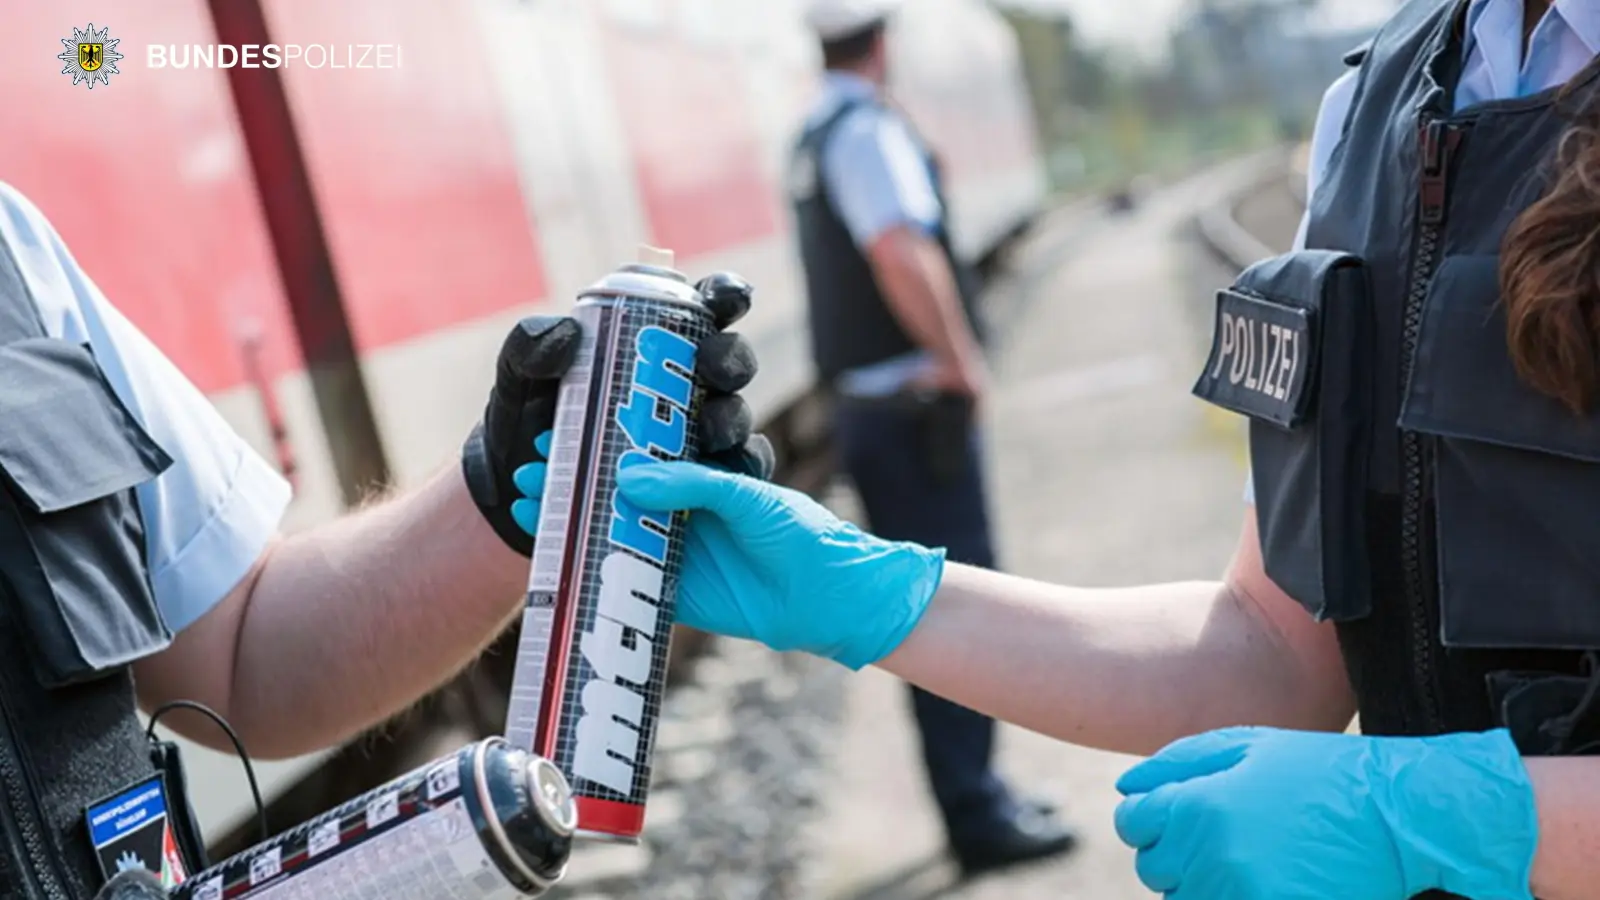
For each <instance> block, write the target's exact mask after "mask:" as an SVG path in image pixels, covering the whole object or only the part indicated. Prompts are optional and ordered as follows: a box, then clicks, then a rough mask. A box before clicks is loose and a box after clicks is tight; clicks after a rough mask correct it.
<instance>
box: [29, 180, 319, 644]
mask: <svg viewBox="0 0 1600 900" xmlns="http://www.w3.org/2000/svg"><path fill="white" fill-rule="evenodd" d="M0 238H3V239H4V240H5V242H6V244H7V245H8V246H9V247H10V248H11V251H12V253H13V255H14V256H15V257H16V259H17V263H18V265H19V267H20V269H21V271H22V278H23V281H24V283H25V284H26V285H27V287H28V289H29V291H30V293H31V294H32V295H33V299H34V302H35V303H36V304H37V305H38V307H39V311H40V313H41V314H42V316H43V319H44V323H45V330H46V332H47V333H48V334H49V335H50V336H51V337H54V338H59V339H63V340H69V341H73V342H75V343H86V344H88V345H89V347H90V349H91V350H92V352H93V353H94V355H95V358H96V360H97V361H98V362H99V363H100V366H101V368H102V369H103V370H104V371H105V374H106V378H107V380H108V381H109V382H110V383H111V386H112V389H113V390H114V391H115V392H116V394H117V396H118V398H119V399H120V400H121V401H122V403H123V405H125V406H126V407H127V408H128V410H129V412H131V413H132V414H133V416H134V417H135V418H137V419H138V420H139V422H140V424H142V425H143V426H144V428H145V430H146V431H147V432H148V433H149V434H150V436H151V438H153V439H154V440H155V442H156V443H157V444H159V445H160V446H161V448H162V449H163V450H165V451H166V453H167V455H168V456H170V457H171V458H172V460H173V465H172V466H171V467H170V468H168V469H167V470H166V471H165V472H163V473H162V474H161V475H160V476H159V477H158V478H156V479H154V480H153V481H150V482H148V483H146V484H144V485H141V486H140V487H139V489H138V496H139V507H140V512H141V515H142V516H143V519H144V525H145V538H146V544H147V549H148V564H149V569H150V577H151V583H152V586H153V588H154V592H155V598H156V602H157V604H158V605H159V606H160V609H161V613H162V616H163V618H164V619H165V620H166V623H167V626H168V627H169V628H171V629H172V630H173V631H180V630H182V629H184V628H186V627H188V626H189V625H190V624H192V623H193V622H194V621H195V620H196V619H198V618H200V617H201V616H202V615H204V614H205V613H206V612H207V611H209V610H210V609H211V608H212V607H213V606H215V605H216V604H217V602H218V601H220V600H221V599H222V598H223V597H224V596H226V595H227V594H228V592H229V591H231V590H232V589H233V588H234V586H235V585H237V584H238V583H239V581H240V580H241V579H242V578H243V577H244V575H245V574H246V573H247V572H248V571H249V570H250V567H251V566H252V565H254V563H255V562H256V560H258V559H259V558H260V556H261V554H262V552H263V551H264V550H265V548H266V546H267V543H268V542H269V541H270V540H271V539H272V537H273V536H274V535H275V534H276V533H277V530H278V526H279V523H280V522H281V520H282V517H283V513H284V511H285V509H286V508H287V507H288V504H289V498H290V490H289V485H288V482H287V481H285V480H284V479H283V477H282V476H281V475H279V474H278V473H277V472H276V471H275V470H274V469H273V468H272V467H271V466H269V465H268V464H267V462H266V460H264V459H262V458H261V456H260V454H258V453H256V452H255V450H254V449H253V448H251V447H250V446H249V444H247V443H246V442H245V441H244V439H243V438H241V437H240V436H239V435H238V434H237V433H236V432H235V431H234V430H233V428H232V427H231V426H229V425H228V423H227V422H226V421H225V420H224V419H223V418H222V416H221V415H220V414H219V413H218V412H217V410H216V408H215V407H213V406H212V405H211V402H210V401H209V400H208V399H206V397H205V395H204V394H202V393H201V392H200V391H199V389H198V388H196V387H195V386H194V384H193V383H191V382H190V381H189V380H188V379H187V378H186V377H184V375H183V373H182V372H180V371H179V370H178V368H177V366H175V365H174V364H173V363H172V361H171V360H169V359H168V358H167V357H166V356H165V355H164V354H163V353H162V352H161V351H160V350H159V349H158V348H157V347H156V346H155V345H154V344H153V343H151V342H150V340H149V339H148V338H146V337H145V336H144V334H142V333H141V332H140V331H139V329H138V328H136V327H135V326H134V325H133V323H132V322H130V321H129V320H128V319H127V318H125V317H124V316H123V315H122V313H121V312H119V311H118V310H117V309H116V307H114V306H112V305H111V303H110V302H109V301H108V300H107V299H106V298H105V296H103V295H102V294H101V293H100V290H99V288H97V287H96V286H95V284H94V282H93V281H92V280H91V279H90V278H89V276H88V274H86V273H85V272H84V271H83V270H82V269H81V268H79V266H78V264H77V262H76V261H75V260H74V259H73V257H72V254H71V253H70V252H68V250H67V247H66V245H65V244H64V243H63V242H62V240H61V237H60V236H59V235H58V234H57V233H56V231H55V229H54V228H53V227H52V226H51V225H50V223H49V222H48V221H46V219H45V217H44V215H43V214H42V213H41V212H40V211H39V210H38V209H37V208H36V207H35V206H34V205H33V204H32V203H31V202H29V201H28V200H27V199H26V198H25V197H23V196H22V194H20V193H19V192H17V191H16V190H15V189H14V188H12V187H11V186H9V185H6V184H4V183H3V182H0Z"/></svg>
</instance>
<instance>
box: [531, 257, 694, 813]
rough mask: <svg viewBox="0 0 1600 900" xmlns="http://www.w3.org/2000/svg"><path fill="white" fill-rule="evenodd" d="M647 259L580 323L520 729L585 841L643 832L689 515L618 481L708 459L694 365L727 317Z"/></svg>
mask: <svg viewBox="0 0 1600 900" xmlns="http://www.w3.org/2000/svg"><path fill="white" fill-rule="evenodd" d="M640 260H641V261H640V263H639V264H636V265H628V266H623V267H622V268H621V269H619V270H617V271H615V272H613V273H611V274H610V275H608V276H606V277H605V278H603V279H601V280H600V281H599V282H598V283H596V284H594V285H593V286H591V287H590V288H589V289H587V290H585V291H583V292H582V293H581V294H580V295H579V297H578V302H577V307H576V309H575V310H574V312H573V315H574V317H575V318H576V319H577V320H578V322H579V323H580V324H581V325H582V327H583V343H582V345H581V347H580V349H579V351H578V356H577V360H576V362H575V363H574V364H573V366H572V368H571V369H570V370H568V373H567V375H566V377H565V379H564V380H563V381H562V383H561V389H560V395H559V397H558V399H557V404H556V414H555V433H554V435H553V437H552V440H551V446H550V457H549V466H548V469H547V470H546V479H545V492H544V503H543V509H542V512H541V518H540V520H539V531H538V535H537V537H536V538H535V543H534V551H533V560H532V568H531V571H530V575H529V581H528V596H527V607H526V609H525V611H524V613H523V620H522V639H521V644H520V646H519V648H518V651H517V667H516V675H515V678H514V680H513V683H512V690H511V702H510V708H509V710H508V712H507V725H506V736H507V739H508V740H509V741H510V742H511V745H512V746H514V747H518V748H520V749H524V750H530V751H532V752H533V753H536V754H538V755H540V756H543V757H545V758H547V759H549V760H551V761H552V762H554V763H555V764H556V766H557V767H558V768H559V769H560V770H561V772H562V774H563V775H565V776H566V777H567V780H568V781H569V783H571V785H572V790H573V794H574V795H575V797H576V801H577V807H578V835H579V836H580V837H587V838H594V839H599V840H608V841H614V842H621V843H637V841H638V839H639V832H640V831H641V829H642V828H643V827H644V810H645V800H646V797H647V796H648V795H649V790H650V769H651V751H652V749H653V747H654V744H655V734H656V725H657V721H658V719H659V717H660V712H661V699H662V694H663V692H664V691H665V689H666V667H667V651H668V644H669V641H670V639H671V636H672V622H673V613H674V608H675V605H676V595H677V588H678V576H679V570H680V568H681V565H682V555H683V530H684V515H683V514H682V513H675V514H671V515H659V514H656V513H647V512H645V511H644V510H641V509H639V508H637V507H635V506H633V505H632V504H630V503H629V502H628V501H627V500H626V499H624V498H623V497H622V496H621V495H620V494H619V493H618V492H617V473H618V472H619V471H620V470H621V469H623V468H625V467H627V466H630V465H634V464H636V463H640V462H647V461H650V460H669V461H670V460H678V459H690V460H692V459H694V458H695V456H696V451H697V432H696V424H697V420H698V417H699V412H700V399H701V398H700V393H699V391H698V389H697V388H696V386H695V381H694V370H695V357H696V354H697V352H698V349H699V346H700V343H701V342H702V341H703V340H705V338H706V337H707V336H708V335H710V334H711V333H712V331H713V329H714V320H715V317H714V315H713V313H712V311H711V310H710V309H709V308H708V306H707V304H706V303H705V299H704V298H703V297H702V296H701V294H700V292H699V291H697V290H695V288H694V287H693V286H692V285H690V284H689V283H688V280H687V279H685V278H684V276H683V275H681V274H680V273H678V272H676V271H673V270H672V269H671V265H672V262H671V260H672V257H671V254H670V253H667V252H666V251H656V250H651V249H649V248H644V249H643V250H641V254H640Z"/></svg>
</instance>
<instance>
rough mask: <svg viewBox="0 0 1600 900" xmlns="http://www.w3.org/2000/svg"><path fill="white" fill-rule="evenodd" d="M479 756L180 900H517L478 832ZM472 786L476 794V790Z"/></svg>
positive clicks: (233, 866)
mask: <svg viewBox="0 0 1600 900" xmlns="http://www.w3.org/2000/svg"><path fill="white" fill-rule="evenodd" d="M470 758H471V751H470V750H468V751H463V752H462V753H459V754H457V755H455V756H452V757H450V758H448V759H444V760H440V761H439V762H438V763H437V764H435V765H431V766H428V767H427V768H425V769H419V770H417V771H414V772H412V773H409V774H408V775H406V776H404V777H402V778H401V779H398V780H396V781H395V782H392V783H391V784H388V785H385V786H384V787H382V788H379V789H377V790H374V791H372V792H370V793H368V794H364V795H362V796H360V797H356V798H355V799H353V800H350V801H349V802H347V803H345V804H343V805H341V806H340V807H339V808H337V809H334V810H330V811H329V812H327V813H325V814H323V815H321V816H318V817H317V818H315V819H312V820H310V821H309V822H306V823H304V824H302V825H300V826H298V827H296V828H293V829H291V830H289V831H287V832H284V833H283V834H281V835H279V836H278V837H276V838H274V839H273V840H272V841H271V842H269V843H266V844H262V845H258V846H256V847H253V848H251V849H250V850H248V851H246V852H244V853H242V854H239V855H237V856H234V857H232V858H230V859H228V860H226V861H225V862H223V863H221V864H219V865H217V866H214V867H212V868H210V869H207V870H206V871H204V872H201V873H199V874H198V875H196V876H194V877H193V878H191V879H190V880H189V881H188V882H186V883H185V884H184V885H183V887H182V888H180V889H179V892H178V893H177V894H175V895H174V897H175V900H313V898H318V900H320V898H329V897H337V898H340V900H390V898H397V897H450V898H455V900H515V898H521V897H523V896H524V895H523V894H522V892H520V891H518V890H517V889H516V888H515V887H514V886H513V885H512V883H511V882H510V880H509V879H507V878H506V877H505V875H503V874H502V873H501V870H500V868H499V866H498V864H496V862H495V861H494V859H493V858H492V857H491V856H490V854H489V851H488V849H487V848H486V847H485V845H484V839H483V837H482V835H481V834H480V833H479V831H478V829H477V826H476V825H475V824H474V823H473V807H472V806H471V799H470V798H469V797H468V796H467V795H466V794H465V793H464V792H463V783H462V770H461V767H462V766H463V765H465V764H467V763H466V762H465V760H468V759H470ZM467 786H468V787H470V785H467Z"/></svg>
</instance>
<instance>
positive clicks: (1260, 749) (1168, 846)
mask: <svg viewBox="0 0 1600 900" xmlns="http://www.w3.org/2000/svg"><path fill="white" fill-rule="evenodd" d="M1117 790H1119V791H1121V792H1122V793H1123V794H1124V795H1126V798H1127V799H1125V800H1123V801H1122V804H1121V805H1120V806H1118V807H1117V815H1116V824H1117V835H1118V836H1119V837H1121V838H1122V840H1123V842H1124V843H1126V844H1128V845H1129V846H1132V847H1134V848H1135V849H1137V850H1138V851H1139V853H1138V864H1137V868H1138V873H1139V880H1140V881H1143V882H1144V884H1145V886H1146V887H1148V888H1150V889H1151V890H1153V891H1156V892H1157V893H1161V894H1163V895H1164V896H1166V897H1171V898H1174V900H1255V898H1263V900H1266V898H1271V900H1289V898H1306V900H1312V898H1316V900H1324V898H1327V900H1333V898H1339V900H1344V898H1349V900H1408V898H1410V897H1413V896H1415V895H1417V894H1420V893H1423V892H1425V891H1428V890H1443V891H1448V892H1450V893H1453V894H1459V895H1461V896H1463V897H1471V898H1474V900H1511V898H1516V900H1530V898H1531V897H1532V895H1531V894H1530V893H1529V889H1528V878H1529V874H1530V870H1531V869H1532V867H1533V853H1534V848H1535V845H1536V844H1537V842H1538V819H1537V817H1536V815H1535V809H1534V799H1533V786H1532V785H1531V784H1530V783H1529V781H1528V776H1527V772H1526V770H1525V769H1524V767H1523V764H1522V757H1521V756H1520V755H1519V754H1518V753H1517V749H1516V746H1515V745H1514V744H1513V743H1512V742H1511V738H1510V736H1509V735H1508V734H1507V733H1506V732H1505V731H1503V730H1502V731H1491V732H1486V733H1482V734H1476V733H1473V734H1452V735H1445V736H1442V737H1433V738H1371V737H1361V736H1357V735H1346V734H1320V733H1307V732H1298V731H1278V730H1275V729H1268V728H1229V729H1224V730H1221V731H1214V732H1210V733H1208V734H1202V735H1198V736H1196V737H1192V738H1186V739H1184V740H1181V741H1178V742H1176V743H1174V744H1172V745H1170V746H1168V747H1167V748H1166V749H1164V750H1162V751H1161V752H1160V753H1158V754H1156V755H1155V756H1153V757H1151V758H1150V759H1148V760H1146V761H1144V762H1142V763H1140V764H1139V765H1137V766H1135V767H1133V768H1132V769H1131V770H1129V771H1128V772H1127V774H1125V775H1123V776H1122V778H1121V780H1119V781H1118V782H1117Z"/></svg>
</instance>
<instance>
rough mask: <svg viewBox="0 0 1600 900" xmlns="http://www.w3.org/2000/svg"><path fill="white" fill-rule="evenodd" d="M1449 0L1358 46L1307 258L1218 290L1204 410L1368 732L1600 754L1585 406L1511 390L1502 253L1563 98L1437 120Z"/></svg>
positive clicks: (1595, 458) (1450, 29)
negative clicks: (1334, 638)
mask: <svg viewBox="0 0 1600 900" xmlns="http://www.w3.org/2000/svg"><path fill="white" fill-rule="evenodd" d="M1466 8H1467V3H1466V2H1465V0H1414V2H1412V3H1410V4H1409V5H1407V6H1406V7H1405V8H1404V9H1402V10H1401V11H1400V12H1399V13H1397V14H1396V15H1395V17H1394V19H1393V20H1392V21H1390V22H1389V23H1388V24H1386V25H1385V26H1384V27H1383V29H1382V30H1381V32H1380V33H1379V34H1378V35H1377V37H1376V38H1375V40H1374V41H1373V42H1372V43H1371V44H1370V45H1369V47H1368V48H1367V49H1366V51H1365V52H1364V53H1361V52H1358V53H1356V54H1353V55H1352V56H1351V57H1350V58H1349V62H1351V63H1352V64H1354V65H1359V66H1360V70H1359V73H1358V75H1357V85H1356V90H1355V98H1354V102H1353V104H1352V107H1351V110H1350V114H1349V116H1348V118H1347V119H1346V120H1345V122H1344V127H1343V135H1342V139H1341V140H1340V142H1339V145H1338V147H1337V149H1336V150H1335V151H1334V152H1333V156H1332V160H1331V162H1330V164H1329V166H1328V170H1327V173H1326V175H1325V177H1324V179H1323V180H1322V182H1321V184H1319V185H1318V186H1317V190H1316V196H1315V197H1313V198H1312V200H1311V206H1310V209H1309V230H1308V232H1307V242H1306V246H1307V248H1308V249H1306V250H1304V251H1300V252H1291V253H1288V254H1286V255H1283V256H1279V257H1276V258H1273V259H1269V260H1266V261H1264V262H1262V263H1259V264H1257V265H1255V266H1253V267H1252V268H1250V269H1249V270H1247V271H1245V272H1244V273H1243V274H1241V275H1240V276H1239V278H1238V279H1237V281H1236V282H1235V283H1234V284H1233V286H1232V287H1231V288H1230V289H1228V290H1225V291H1223V292H1221V294H1220V295H1219V299H1218V305H1217V330H1216V334H1215V337H1214V338H1213V346H1212V352H1211V356H1210V359H1209V360H1208V362H1207V367H1206V369H1205V371H1204V372H1203V373H1202V374H1201V376H1200V379H1199V381H1198V382H1197V384H1196V386H1195V392H1196V393H1197V394H1198V395H1200V396H1201V397H1202V398H1204V399H1207V400H1209V401H1211V402H1214V403H1217V404H1220V405H1222V406H1224V407H1226V408H1229V409H1232V410H1235V411H1237V412H1242V413H1244V414H1246V415H1248V416H1249V417H1250V455H1251V462H1252V468H1253V473H1254V479H1255V490H1256V501H1257V510H1256V511H1257V517H1258V525H1259V528H1260V533H1261V545H1262V552H1263V555H1264V558H1265V562H1266V571H1267V574H1268V575H1269V576H1270V577H1271V578H1272V579H1273V581H1274V582H1276V583H1277V584H1278V585H1279V586H1281V587H1282V588H1283V589H1284V590H1285V591H1286V592H1287V593H1289V594H1290V595H1291V596H1293V597H1295V598H1296V599H1297V600H1298V601H1299V602H1301V603H1302V604H1303V605H1304V606H1305V607H1306V608H1307V609H1308V610H1309V611H1311V612H1312V613H1313V614H1314V615H1316V616H1317V617H1318V618H1319V619H1324V620H1331V621H1334V622H1336V623H1338V624H1337V630H1338V635H1339V640H1340V643H1341V646H1342V650H1343V654H1344V659H1345V663H1346V666H1347V667H1348V669H1349V673H1350V677H1351V681H1352V684H1353V686H1354V688H1355V692H1356V694H1357V697H1358V699H1359V701H1360V708H1361V728H1362V730H1363V732H1364V733H1367V734H1379V735H1382V734H1387V735H1428V734H1439V733H1444V732H1454V731H1469V730H1483V729H1488V728H1493V727H1497V726H1502V725H1504V726H1508V727H1510V729H1511V731H1512V734H1513V736H1514V737H1515V738H1516V740H1517V743H1518V745H1519V746H1520V747H1521V748H1522V750H1523V752H1524V753H1525V754H1571V753H1592V752H1595V751H1596V750H1597V749H1600V715H1597V710H1596V707H1597V706H1600V704H1596V701H1595V697H1594V696H1591V694H1592V693H1595V692H1591V691H1589V690H1588V686H1589V684H1590V680H1589V679H1587V677H1586V676H1588V675H1589V674H1590V671H1591V670H1592V668H1593V666H1592V665H1590V664H1589V662H1588V660H1589V659H1591V658H1592V656H1591V654H1589V653H1586V652H1585V651H1593V650H1594V649H1595V648H1600V519H1597V518H1596V516H1595V510H1596V509H1597V508H1600V416H1597V415H1595V414H1590V415H1586V416H1578V415H1575V414H1573V413H1572V412H1571V411H1569V410H1568V409H1566V408H1565V407H1563V406H1562V405H1560V404H1559V403H1557V402H1556V401H1555V400H1552V399H1550V398H1549V397H1546V396H1544V395H1542V394H1540V393H1538V392H1536V391H1534V390H1533V389H1531V388H1529V387H1527V386H1526V385H1525V384H1524V383H1523V382H1522V381H1520V380H1519V379H1518V377H1517V376H1516V374H1515V372H1514V370H1513V368H1512V363H1511V359H1510V356H1509V353H1508V351H1507V347H1506V319H1505V313H1504V309H1503V308H1502V306H1501V304H1500V295H1499V276H1498V272H1499V265H1498V264H1499V259H1498V254H1499V249H1500V244H1501V241H1502V239H1503V237H1504V235H1505V233H1506V230H1507V228H1508V226H1509V225H1510V224H1511V223H1512V221H1513V220H1514V219H1515V218H1516V217H1517V216H1518V215H1519V214H1521V213H1522V212H1523V211H1524V210H1525V209H1527V208H1528V206H1529V205H1530V204H1532V203H1533V202H1534V201H1535V200H1537V199H1538V198H1539V197H1540V196H1541V194H1542V193H1543V192H1544V191H1545V190H1546V189H1547V188H1548V186H1549V184H1550V183H1551V177H1550V176H1551V171H1550V166H1551V165H1552V163H1553V158H1554V154H1555V148H1556V144H1557V141H1558V139H1559V138H1560V136H1561V135H1562V134H1563V132H1564V130H1565V129H1566V128H1567V127H1568V125H1569V124H1570V117H1569V115H1568V114H1569V113H1570V112H1572V111H1573V110H1575V109H1577V108H1579V107H1581V106H1582V105H1583V104H1584V103H1585V102H1586V101H1587V100H1588V98H1589V97H1590V95H1591V94H1593V93H1594V89H1595V87H1596V84H1597V81H1600V79H1597V77H1596V76H1597V74H1600V64H1596V63H1591V65H1590V66H1589V67H1588V68H1587V69H1585V71H1584V72H1583V73H1581V74H1580V75H1578V76H1577V77H1576V78H1575V79H1574V80H1573V81H1572V82H1571V83H1569V84H1568V85H1567V86H1566V88H1565V89H1564V90H1563V91H1556V90H1552V91H1548V92H1545V93H1542V94H1539V95H1536V96H1532V97H1528V98H1523V99H1515V100H1504V101H1497V102H1492V103H1485V104H1481V105H1478V106H1473V107H1470V108H1466V109H1463V110H1462V111H1460V112H1453V107H1454V103H1453V91H1454V86H1455V84H1456V82H1457V80H1458V78H1459V70H1460V67H1461V61H1462V37H1461V36H1462V33H1463V21H1464V19H1465V13H1466Z"/></svg>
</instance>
